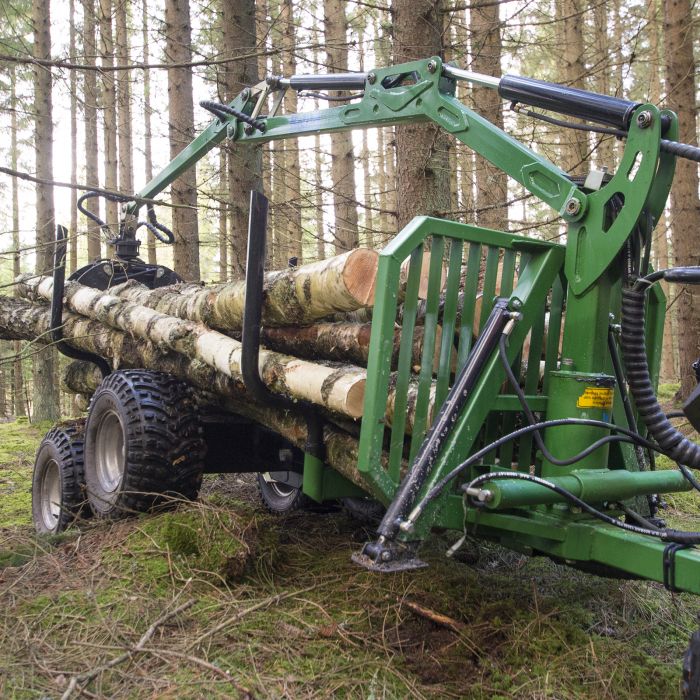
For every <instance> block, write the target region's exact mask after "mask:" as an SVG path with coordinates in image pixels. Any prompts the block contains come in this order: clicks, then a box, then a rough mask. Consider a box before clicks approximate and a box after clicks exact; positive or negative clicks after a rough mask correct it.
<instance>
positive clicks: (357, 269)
mask: <svg viewBox="0 0 700 700" xmlns="http://www.w3.org/2000/svg"><path fill="white" fill-rule="evenodd" d="M377 261H378V255H377V253H375V252H374V251H370V250H364V249H362V248H359V249H356V250H353V251H349V252H348V253H345V254H344V255H339V256H337V257H334V258H328V259H326V260H322V261H319V262H315V263H309V264H307V265H303V266H301V267H298V268H296V269H293V270H292V269H288V270H283V271H281V272H268V273H267V274H266V275H265V283H264V302H263V317H262V322H263V323H264V324H265V325H275V326H280V325H283V326H287V325H304V324H308V323H313V322H314V321H318V320H319V319H321V318H325V317H327V316H330V315H331V314H334V313H337V312H343V311H353V310H355V309H359V308H361V307H363V306H368V305H370V304H372V303H373V302H374V280H375V276H376V272H377ZM29 282H30V283H31V287H32V288H33V287H35V286H36V284H37V283H38V281H37V280H29ZM25 286H26V287H28V286H29V285H25ZM19 289H20V291H21V290H22V285H20V286H19ZM110 293H111V294H114V295H116V296H120V297H122V298H124V299H129V300H130V301H133V302H135V303H137V304H140V305H143V306H147V307H149V308H152V309H155V310H156V311H160V312H161V313H164V314H168V315H169V316H175V317H177V318H182V319H188V320H190V321H200V322H202V323H205V324H206V325H207V326H209V327H210V328H215V329H217V330H221V331H235V330H240V328H241V324H242V320H243V307H244V304H245V282H244V281H240V280H239V281H236V282H229V283H227V284H219V285H212V286H209V287H206V288H203V287H201V286H200V285H197V284H191V285H175V286H172V287H161V288H159V289H155V290H150V289H148V288H147V287H145V286H144V285H141V284H138V283H137V282H127V283H126V284H124V285H119V286H116V287H112V289H111V290H110Z"/></svg>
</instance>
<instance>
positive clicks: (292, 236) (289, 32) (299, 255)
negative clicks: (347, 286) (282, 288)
mask: <svg viewBox="0 0 700 700" xmlns="http://www.w3.org/2000/svg"><path fill="white" fill-rule="evenodd" d="M280 9H281V13H280V17H279V20H278V21H279V22H280V23H281V24H282V32H283V37H284V43H283V46H284V53H283V54H282V55H283V58H284V60H283V66H284V71H283V73H284V75H295V74H296V72H297V59H296V37H295V31H294V8H293V7H292V0H282V1H281V8H280ZM297 102H298V101H297V93H296V90H287V94H286V96H285V112H286V113H287V114H296V112H297ZM284 190H285V195H284V220H285V225H286V235H285V239H286V243H287V251H286V258H287V259H292V258H296V261H297V264H298V265H301V263H302V261H303V250H302V238H303V229H302V227H301V206H300V205H301V202H302V193H301V177H300V168H299V142H298V140H296V139H294V140H288V141H287V142H286V143H285V149H284Z"/></svg>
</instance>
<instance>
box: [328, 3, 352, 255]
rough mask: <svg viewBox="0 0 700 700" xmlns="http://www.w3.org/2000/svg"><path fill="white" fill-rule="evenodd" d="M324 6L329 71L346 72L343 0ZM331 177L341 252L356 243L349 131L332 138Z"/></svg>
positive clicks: (337, 251)
mask: <svg viewBox="0 0 700 700" xmlns="http://www.w3.org/2000/svg"><path fill="white" fill-rule="evenodd" d="M323 9H324V19H325V25H324V27H325V38H326V57H327V62H328V72H330V73H346V72H347V70H348V49H347V41H348V40H347V18H346V16H345V3H343V2H342V0H324V3H323ZM339 94H340V93H339ZM331 179H332V181H333V202H334V211H335V228H334V244H335V251H336V253H342V252H343V251H345V250H352V249H353V248H356V247H357V246H358V245H359V235H358V229H357V204H356V194H355V157H354V153H353V146H352V135H351V134H350V132H341V133H336V134H334V135H333V138H332V139H331Z"/></svg>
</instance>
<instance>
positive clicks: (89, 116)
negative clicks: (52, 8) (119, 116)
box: [82, 0, 102, 261]
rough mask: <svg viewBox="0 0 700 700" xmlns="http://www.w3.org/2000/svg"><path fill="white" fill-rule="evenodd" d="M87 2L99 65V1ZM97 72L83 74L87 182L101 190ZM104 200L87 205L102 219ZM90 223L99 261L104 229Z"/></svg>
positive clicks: (87, 28) (89, 50)
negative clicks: (96, 34)
mask: <svg viewBox="0 0 700 700" xmlns="http://www.w3.org/2000/svg"><path fill="white" fill-rule="evenodd" d="M82 3H83V46H84V53H85V56H84V59H83V60H84V61H85V65H87V66H89V67H92V66H94V65H95V57H96V56H97V41H96V39H95V1H94V0H82ZM97 103H98V95H97V72H96V71H94V70H91V69H90V68H88V69H87V70H86V71H85V72H84V73H83V118H84V120H85V156H84V157H85V182H86V184H87V185H88V187H99V186H100V176H99V166H98V154H99V149H98V146H97V141H98V139H97ZM99 202H100V200H99V199H98V198H96V197H94V198H92V199H88V200H87V201H86V202H85V208H86V209H87V210H88V211H89V212H92V213H93V214H95V216H99V214H100V204H99ZM86 223H87V257H88V260H90V261H92V260H97V259H99V258H101V257H102V250H101V248H102V245H101V236H100V228H99V226H97V224H95V223H93V222H92V221H91V220H90V219H86Z"/></svg>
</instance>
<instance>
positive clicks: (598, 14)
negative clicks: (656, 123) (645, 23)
mask: <svg viewBox="0 0 700 700" xmlns="http://www.w3.org/2000/svg"><path fill="white" fill-rule="evenodd" d="M612 4H613V3H610V2H600V3H596V4H595V5H594V6H593V29H594V32H593V46H594V48H595V54H594V61H595V64H594V67H595V70H594V73H593V84H594V86H595V91H596V92H599V93H601V94H602V95H609V94H610V91H611V86H610V84H611V79H610V78H611V64H612V62H613V60H614V54H613V52H612V46H611V41H610V36H609V34H610V31H609V29H610V23H611V21H612V16H611V12H610V10H611V5H612ZM650 4H653V3H650ZM649 29H650V33H649V38H650V40H651V42H652V44H653V42H654V41H655V39H656V34H657V30H656V29H655V28H654V26H652V25H649ZM649 49H650V54H651V55H652V65H651V66H650V69H651V70H652V71H653V70H655V68H654V62H655V61H656V58H655V57H654V56H653V54H654V53H655V48H654V46H650V47H649ZM657 72H658V71H657ZM653 81H654V79H653V77H652V82H653ZM652 102H655V101H654V100H652ZM595 139H596V141H597V142H599V143H598V147H597V148H596V150H595V153H594V155H595V159H596V165H597V166H598V167H599V168H601V167H606V168H608V170H610V171H611V172H612V171H613V170H614V169H615V165H616V163H615V138H614V137H613V136H598V135H597V134H596V135H595Z"/></svg>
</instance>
